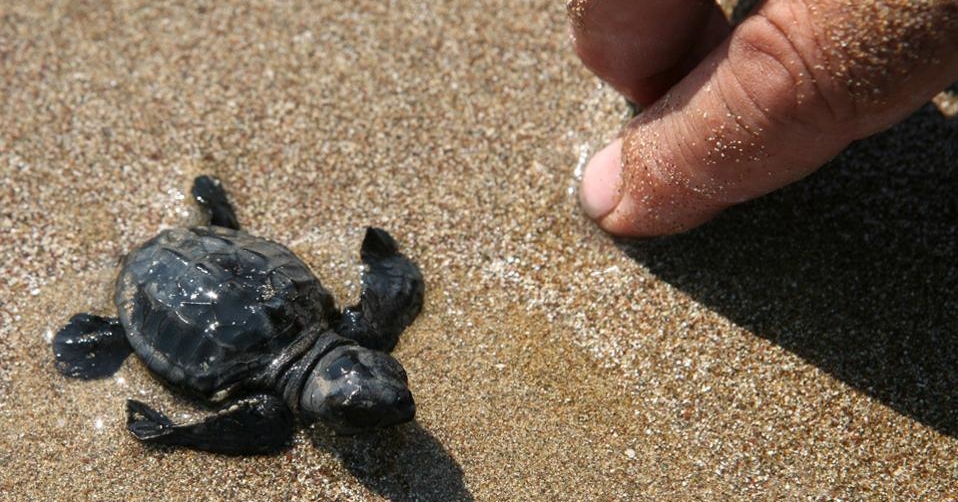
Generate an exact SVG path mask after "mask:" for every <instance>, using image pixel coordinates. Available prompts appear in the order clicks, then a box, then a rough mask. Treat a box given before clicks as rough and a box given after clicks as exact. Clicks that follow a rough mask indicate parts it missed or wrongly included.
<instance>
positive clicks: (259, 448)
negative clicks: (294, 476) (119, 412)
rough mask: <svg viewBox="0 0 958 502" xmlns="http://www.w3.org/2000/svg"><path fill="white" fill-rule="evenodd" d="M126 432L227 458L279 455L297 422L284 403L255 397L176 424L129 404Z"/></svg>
mask: <svg viewBox="0 0 958 502" xmlns="http://www.w3.org/2000/svg"><path fill="white" fill-rule="evenodd" d="M126 414H127V418H126V428H127V430H129V431H130V433H132V434H133V436H134V437H136V438H137V439H139V440H140V441H143V442H144V443H150V444H161V445H168V446H184V447H187V448H192V449H195V450H203V451H210V452H214V453H223V454H227V455H256V454H270V453H276V452H278V451H280V450H282V449H284V448H285V447H286V446H287V445H288V443H289V439H290V437H291V436H292V434H293V427H294V419H293V413H292V412H291V411H290V410H289V407H287V406H286V404H285V403H283V400H282V399H280V398H278V397H276V396H272V395H269V394H255V395H252V396H248V397H245V398H242V399H237V400H235V401H231V402H229V403H227V404H226V406H224V407H223V408H222V409H220V410H219V411H217V412H216V413H215V414H213V415H210V416H208V417H206V418H203V419H202V420H199V421H196V422H190V423H185V424H174V423H173V422H172V421H171V420H170V419H169V418H167V417H166V415H164V414H162V413H160V412H158V411H156V410H154V409H153V408H150V407H149V406H147V405H146V404H144V403H141V402H139V401H136V400H133V399H129V400H127V402H126Z"/></svg>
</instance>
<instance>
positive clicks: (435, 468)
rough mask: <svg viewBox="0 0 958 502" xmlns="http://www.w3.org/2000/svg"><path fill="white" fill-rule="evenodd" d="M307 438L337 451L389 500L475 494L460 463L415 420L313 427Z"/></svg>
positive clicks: (445, 498)
mask: <svg viewBox="0 0 958 502" xmlns="http://www.w3.org/2000/svg"><path fill="white" fill-rule="evenodd" d="M312 440H313V444H314V446H316V447H317V448H320V449H323V450H325V451H329V452H332V453H333V454H335V455H336V456H337V457H339V459H340V461H341V462H342V463H343V466H344V467H346V469H348V470H349V472H350V473H352V474H353V475H354V476H356V479H357V480H359V481H360V482H361V483H362V484H363V485H364V486H366V487H367V488H369V489H370V490H372V491H373V492H375V493H376V494H378V495H380V496H382V497H385V498H387V499H389V500H392V501H394V502H407V501H408V502H412V501H424V502H428V501H450V502H460V501H462V502H468V501H472V500H475V499H474V498H473V496H472V494H471V493H469V491H468V490H467V489H466V485H465V483H464V481H463V472H462V468H461V467H459V464H457V463H456V461H455V460H454V459H453V458H452V457H451V456H450V455H449V452H447V451H446V449H445V448H443V446H442V444H441V443H439V441H438V440H437V439H436V438H435V437H434V436H433V435H432V434H430V433H429V431H427V430H426V429H423V428H422V426H420V425H419V423H417V422H412V423H408V424H404V425H401V426H399V427H391V428H388V429H384V430H377V431H374V432H370V433H368V434H362V435H357V436H336V435H334V434H332V433H329V432H328V431H325V429H322V428H318V429H317V430H315V431H313V434H312Z"/></svg>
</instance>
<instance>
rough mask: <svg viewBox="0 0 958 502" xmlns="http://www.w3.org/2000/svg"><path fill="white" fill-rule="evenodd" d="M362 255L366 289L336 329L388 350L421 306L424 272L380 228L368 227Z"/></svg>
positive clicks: (363, 344) (344, 313)
mask: <svg viewBox="0 0 958 502" xmlns="http://www.w3.org/2000/svg"><path fill="white" fill-rule="evenodd" d="M360 256H361V257H362V260H363V263H364V264H366V267H367V270H366V272H365V273H364V274H363V279H362V281H363V291H362V294H361V296H360V299H359V303H358V304H356V305H353V306H351V307H347V308H346V309H345V310H344V311H343V316H342V318H341V319H340V321H339V324H338V325H337V327H336V332H337V333H339V334H340V335H341V336H344V337H346V338H351V339H353V340H356V342H358V343H359V344H360V345H362V346H364V347H366V348H370V349H374V350H383V351H386V352H389V351H391V350H392V349H393V347H395V346H396V343H397V342H398V341H399V335H400V334H401V333H402V332H403V330H404V329H406V326H409V325H410V324H412V322H413V320H414V319H415V318H416V316H417V315H419V311H420V310H422V300H423V292H424V283H423V279H422V272H420V270H419V266H418V265H416V264H415V263H414V262H413V261H412V260H410V259H409V258H407V257H405V256H404V255H403V254H402V253H400V252H399V245H398V244H397V243H396V240H395V239H393V238H392V236H391V235H389V233H388V232H386V231H385V230H382V229H379V228H374V227H368V228H367V229H366V237H365V238H364V239H363V245H362V249H361V250H360Z"/></svg>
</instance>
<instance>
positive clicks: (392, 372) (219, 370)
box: [53, 176, 423, 454]
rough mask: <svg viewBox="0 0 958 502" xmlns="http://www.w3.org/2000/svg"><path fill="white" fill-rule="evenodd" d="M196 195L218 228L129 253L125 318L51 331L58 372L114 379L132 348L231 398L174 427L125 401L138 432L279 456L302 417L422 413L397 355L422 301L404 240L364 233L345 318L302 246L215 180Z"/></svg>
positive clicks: (195, 391)
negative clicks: (252, 226)
mask: <svg viewBox="0 0 958 502" xmlns="http://www.w3.org/2000/svg"><path fill="white" fill-rule="evenodd" d="M192 192H193V197H194V198H195V199H196V201H197V202H198V203H199V204H200V205H201V206H203V207H204V208H206V210H207V211H208V213H209V215H210V224H209V225H208V226H198V227H193V228H174V229H169V230H164V231H163V232H161V233H160V234H159V235H157V236H156V237H154V238H152V239H150V240H148V241H146V242H145V243H144V244H143V245H141V246H140V247H139V248H137V249H136V250H135V251H133V252H131V253H130V254H129V255H127V257H126V259H125V260H124V262H123V267H122V269H121V270H120V274H119V277H118V278H117V281H116V292H115V297H114V302H115V303H116V307H117V310H118V314H119V315H118V317H117V318H104V317H99V316H95V315H90V314H77V315H75V316H73V318H71V319H70V322H69V323H68V324H67V325H66V326H65V327H63V329H61V330H60V331H59V332H58V333H57V334H56V336H55V337H54V341H53V350H54V355H55V356H56V367H57V369H58V370H59V371H60V372H61V373H62V374H64V375H67V376H70V377H77V378H84V379H89V378H98V377H104V376H107V375H110V374H112V373H113V372H115V371H116V370H117V369H118V368H119V367H120V365H121V364H122V362H123V359H124V358H125V357H126V356H127V355H128V354H129V353H130V351H131V350H132V351H133V352H135V353H136V355H138V356H139V357H140V359H142V360H143V362H144V363H146V366H147V367H148V368H149V369H150V370H151V371H152V372H153V373H154V374H155V375H156V376H158V377H159V378H160V379H161V380H162V381H164V382H165V383H167V384H169V385H170V386H171V387H173V388H174V389H175V390H178V391H181V392H184V393H186V394H188V395H190V396H193V397H196V398H199V399H200V400H202V401H204V402H207V403H209V404H213V405H221V408H220V409H219V411H216V412H215V413H213V414H212V415H209V416H206V417H204V418H202V419H200V420H197V421H191V422H188V423H181V424H177V423H173V422H172V421H171V420H170V419H168V418H167V417H166V416H164V415H163V414H162V413H160V412H158V411H156V410H154V409H152V408H150V407H149V406H147V405H146V404H144V403H141V402H139V401H136V400H132V399H130V400H128V401H127V428H128V429H129V431H130V432H131V433H132V434H133V435H134V436H135V437H136V438H137V439H139V440H140V441H143V442H146V443H153V444H165V445H178V446H185V447H189V448H195V449H200V450H207V451H214V452H219V453H229V454H250V453H271V452H275V451H278V450H279V449H281V448H283V447H284V446H285V445H286V444H287V442H288V440H289V438H290V436H291V434H292V432H293V428H294V422H295V420H294V416H296V415H298V416H299V417H300V418H301V420H302V421H303V422H304V423H310V422H313V421H316V420H318V421H320V422H322V423H324V424H326V425H327V426H329V427H330V428H332V429H333V430H334V431H336V432H338V433H341V434H351V433H356V432H360V431H364V430H367V429H372V428H377V427H386V426H390V425H394V424H399V423H402V422H406V421H409V420H412V418H413V416H414V415H415V410H416V408H415V404H414V403H413V398H412V394H411V393H410V392H409V388H408V386H407V380H406V372H405V370H404V369H403V367H402V366H401V365H400V364H399V362H398V361H396V360H395V359H393V357H392V356H390V355H389V354H388V352H389V351H391V350H392V349H393V347H394V346H395V345H396V342H397V341H398V339H399V335H400V333H402V331H403V330H404V329H405V328H406V326H408V325H409V324H410V323H412V321H413V319H415V317H416V315H417V314H419V311H420V309H421V308H422V300H423V279H422V274H421V273H420V271H419V267H418V266H417V265H416V264H415V263H413V262H412V261H410V260H409V259H408V258H406V257H405V256H403V255H402V254H400V253H399V251H398V245H397V244H396V241H395V240H394V239H393V238H392V237H391V236H390V235H389V234H388V233H386V231H384V230H380V229H377V228H372V227H370V228H368V229H367V230H366V236H365V238H364V239H363V243H362V249H361V251H360V254H361V257H362V261H363V263H364V264H365V265H366V271H365V273H364V274H363V277H362V294H361V297H360V301H359V303H358V304H357V305H355V306H351V307H348V308H346V309H345V310H344V311H343V312H342V313H340V312H339V311H338V310H337V309H336V308H335V302H334V300H333V297H332V295H331V294H330V293H329V291H327V290H326V288H324V287H323V285H322V284H321V283H320V282H319V279H317V278H316V276H315V275H313V273H312V272H311V271H310V269H309V267H308V266H307V265H306V264H305V263H303V262H302V261H301V260H300V259H299V258H297V257H296V255H295V254H293V252H292V251H290V250H289V249H288V248H286V247H285V246H283V245H281V244H277V243H275V242H272V241H270V240H267V239H263V238H261V237H255V236H252V235H250V234H248V233H246V232H244V231H242V230H240V229H239V225H238V224H237V220H236V215H235V213H234V212H233V208H232V206H230V203H229V201H228V200H227V198H226V193H225V192H224V190H223V188H222V186H221V185H220V183H219V182H218V181H217V180H214V179H213V178H210V177H208V176H200V177H198V178H196V180H195V181H194V184H193V190H192Z"/></svg>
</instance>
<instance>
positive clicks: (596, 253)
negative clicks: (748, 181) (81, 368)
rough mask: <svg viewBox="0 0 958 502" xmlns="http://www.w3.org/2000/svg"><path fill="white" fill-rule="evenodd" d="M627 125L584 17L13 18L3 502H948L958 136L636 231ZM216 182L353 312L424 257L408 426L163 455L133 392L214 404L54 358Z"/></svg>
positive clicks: (912, 121) (420, 10)
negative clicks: (371, 254)
mask: <svg viewBox="0 0 958 502" xmlns="http://www.w3.org/2000/svg"><path fill="white" fill-rule="evenodd" d="M627 114H628V111H627V108H626V106H625V103H624V101H623V100H622V98H621V97H619V96H618V95H616V94H615V92H614V91H612V90H611V89H610V88H608V87H607V86H604V85H602V84H601V83H600V82H599V81H598V80H597V79H596V78H595V77H593V76H592V75H591V74H589V73H588V71H587V70H586V69H584V68H583V67H582V66H581V65H580V64H579V63H578V61H577V60H576V58H575V55H574V54H573V52H572V50H571V46H570V42H569V39H568V30H567V26H566V19H565V12H564V5H563V2H554V1H544V0H535V1H527V2H505V1H497V0H483V1H480V2H468V3H463V2H375V1H366V0H361V1H358V2H312V3H311V2H301V1H297V0H293V1H275V2H267V1H255V2H234V1H228V2H207V1H199V2H145V1H134V0H117V1H105V2H94V1H74V2H49V1H37V2H10V1H3V2H0V256H2V257H3V259H2V260H0V501H7V500H9V501H35V500H78V501H86V500H90V501H98V500H102V501H108V500H109V501H117V500H128V501H140V500H143V501H147V500H169V501H181V500H182V501H187V500H190V501H192V500H230V501H244V500H249V501H264V500H266V501H273V500H276V501H285V500H296V501H300V500H302V501H306V500H323V501H325V500H337V501H366V500H392V501H470V500H477V501H499V500H570V501H572V500H575V501H579V500H603V501H604V500H623V501H625V500H629V501H631V500H656V501H658V500H753V499H757V500H779V499H781V500H958V488H956V487H958V344H956V342H958V333H956V326H958V265H956V263H958V261H956V260H955V257H956V256H958V249H956V247H958V235H956V234H958V225H956V222H958V201H956V198H955V193H956V192H958V170H956V160H955V159H958V141H956V140H955V138H958V120H954V119H948V118H946V117H944V116H943V115H942V114H941V113H940V112H939V110H938V109H937V108H936V107H935V106H933V105H932V104H929V105H926V106H925V107H924V108H922V109H921V110H919V111H918V112H916V113H915V114H914V115H913V116H911V117H910V118H908V119H907V120H905V121H904V122H903V123H901V124H899V125H898V126H896V127H894V128H892V129H890V130H888V131H886V132H884V133H881V134H879V135H877V136H875V137H872V138H868V139H866V140H862V141H860V142H858V143H856V144H854V145H852V146H851V147H849V148H848V149H847V150H846V151H845V152H844V153H842V154H841V155H840V156H839V157H838V158H836V159H835V160H833V161H832V162H831V163H829V165H828V166H826V167H825V168H823V169H822V170H821V171H819V172H818V173H816V174H814V175H812V176H811V177H809V178H807V179H805V180H803V181H801V182H799V183H797V184H795V185H792V186H790V187H787V188H786V189H785V190H782V191H780V192H777V193H774V194H772V195H770V196H767V197H765V198H762V199H760V200H757V201H754V202H751V203H747V204H744V205H742V206H739V207H736V208H733V209H732V210H729V211H727V212H726V213H725V214H723V215H722V216H720V217H719V218H718V219H717V220H715V221H714V222H712V223H710V224H708V225H706V226H704V227H702V228H701V229H698V230H695V231H693V232H690V233H688V234H685V235H681V236H677V237H671V238H666V239H657V240H649V241H630V240H619V239H613V238H611V237H609V236H608V235H606V234H604V233H603V232H601V231H600V230H599V229H598V228H596V227H595V226H594V225H593V224H592V223H591V222H590V221H588V220H587V219H586V218H585V217H584V216H583V215H582V213H581V212H580V209H579V207H578V204H577V196H576V193H575V189H576V185H577V182H576V180H575V175H574V173H575V172H576V170H577V169H580V168H581V166H582V164H583V162H584V161H585V159H586V158H587V157H588V156H589V155H590V154H591V153H593V152H594V151H595V150H596V149H597V148H599V147H601V146H602V145H604V144H605V143H606V142H608V141H609V140H610V139H611V138H613V137H614V136H615V135H616V133H617V131H618V130H619V128H620V127H621V126H622V125H623V124H624V123H625V121H626V120H627V118H628V117H627ZM199 174H211V175H214V176H217V177H219V178H220V179H221V180H222V181H223V183H224V185H225V186H226V188H227V190H228V191H229V193H230V195H231V198H232V200H233V202H234V203H235V206H236V208H237V211H238V217H239V219H240V222H241V223H242V225H243V226H244V227H245V228H246V229H248V230H249V231H250V232H251V233H254V234H257V235H261V236H264V237H268V238H271V239H274V240H277V241H279V242H282V243H285V244H287V245H289V246H290V247H291V248H292V249H293V250H294V251H296V253H298V254H299V256H301V257H302V258H303V260H304V261H306V262H307V263H308V264H309V265H310V266H311V267H312V269H313V270H314V271H315V272H316V274H317V275H318V276H319V277H320V278H321V279H322V281H323V283H324V284H325V285H326V286H327V287H328V288H329V289H330V290H331V291H333V292H334V294H335V296H336V298H337V299H338V301H339V303H340V304H341V305H349V304H352V303H353V302H355V300H356V298H357V297H358V295H359V277H360V271H361V266H360V262H359V255H358V251H359V244H360V242H361V240H362V236H363V232H364V229H365V227H366V226H367V225H375V226H379V227H382V228H386V229H388V230H389V231H390V232H391V233H392V234H393V235H394V236H395V237H396V238H397V239H398V240H399V241H400V243H401V245H402V248H403V250H404V251H405V252H406V254H408V255H409V256H411V257H413V258H414V259H415V260H416V261H417V262H418V263H419V264H420V266H421V267H422V270H423V274H424V276H425V279H426V288H427V291H426V302H425V306H424V309H423V312H422V314H421V315H420V317H419V318H418V319H417V320H416V322H415V323H414V324H413V325H412V326H411V327H410V328H409V329H408V330H407V331H406V332H405V333H404V334H403V336H402V338H401V341H400V343H399V346H398V347H397V349H396V351H395V352H394V355H395V356H396V357H397V359H399V360H400V361H401V362H402V363H403V365H404V366H405V368H406V370H407V372H408V374H409V379H410V387H411V388H412V391H413V392H414V394H415V397H416V400H417V405H418V412H417V418H416V420H415V422H413V423H409V424H406V425H403V426H400V427H397V428H394V429H389V430H383V431H380V432H377V433H373V434H368V435H363V436H360V437H338V436H335V435H334V434H333V433H332V432H330V431H329V430H326V429H325V428H323V427H322V426H316V427H313V428H310V429H304V430H300V431H299V432H298V433H297V435H296V436H295V441H294V444H293V445H292V446H291V447H290V448H289V449H287V450H285V451H284V452H282V453H280V454H278V455H273V456H265V457H229V456H221V455H214V454H209V453H202V452H195V451H188V450H182V449H154V448H145V447H144V446H143V445H141V444H139V443H138V442H136V440H135V439H133V438H132V437H131V436H130V435H129V434H128V433H127V432H126V430H125V415H124V403H125V400H126V399H127V398H130V397H134V398H136V399H139V400H142V401H145V402H148V403H150V404H151V405H154V406H156V407H157V408H159V409H163V410H166V411H169V412H170V413H171V415H172V416H173V418H175V419H186V418H189V417H195V416H198V415H199V414H201V413H203V410H202V409H200V408H198V407H197V406H196V404H195V403H194V402H191V401H189V400H186V399H183V398H181V397H178V396H176V395H174V394H172V393H170V392H169V391H168V390H167V389H166V388H165V387H164V386H163V385H162V384H161V383H160V382H158V381H157V380H156V379H155V378H154V377H152V376H151V375H150V374H149V372H148V371H147V370H146V369H145V367H144V366H143V364H142V363H141V362H140V361H138V360H136V358H135V357H131V358H129V359H128V360H127V361H126V363H125V364H124V366H123V367H122V368H121V369H120V371H119V372H118V373H117V374H116V375H115V376H113V377H110V378H106V379H102V380H96V381H89V382H84V381H76V380H69V379H67V378H65V377H63V376H61V375H60V374H59V373H57V371H56V370H55V368H54V365H53V355H52V351H51V347H50V340H51V339H52V336H53V334H54V333H55V332H56V331H57V330H58V329H59V328H60V327H61V326H62V325H63V324H64V323H65V322H66V321H67V319H69V317H70V316H71V315H72V314H74V313H76V312H87V311H89V312H95V313H99V314H103V315H113V313H114V311H115V307H114V306H113V304H112V301H111V298H112V287H113V284H112V281H113V280H114V278H115V276H116V273H117V265H118V263H119V261H120V260H121V259H122V257H123V256H124V254H125V253H126V252H128V251H129V250H131V249H132V248H134V247H135V246H136V245H138V244H139V243H141V242H143V241H144V240H146V239H148V238H150V237H152V236H153V235H155V234H156V233H157V232H158V231H159V230H161V229H163V228H167V227H171V226H183V225H190V224H197V223H199V222H200V221H201V219H202V218H201V215H200V212H199V211H198V209H197V207H196V205H195V204H194V202H193V201H192V200H191V198H190V196H189V188H190V184H191V182H192V180H193V178H194V177H195V176H196V175H199Z"/></svg>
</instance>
